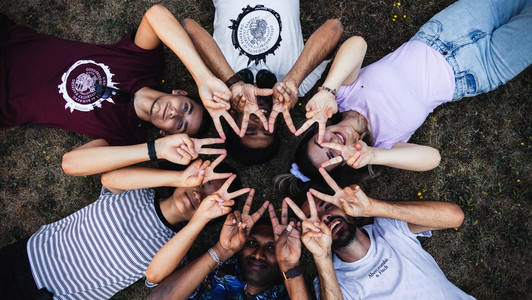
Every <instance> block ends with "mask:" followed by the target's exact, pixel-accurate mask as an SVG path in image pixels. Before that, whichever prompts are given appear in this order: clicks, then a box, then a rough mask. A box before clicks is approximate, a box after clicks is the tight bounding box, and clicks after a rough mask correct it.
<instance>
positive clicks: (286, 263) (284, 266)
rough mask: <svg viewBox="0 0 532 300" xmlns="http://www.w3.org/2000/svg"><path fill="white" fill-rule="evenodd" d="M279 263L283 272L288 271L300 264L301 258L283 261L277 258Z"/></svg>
mask: <svg viewBox="0 0 532 300" xmlns="http://www.w3.org/2000/svg"><path fill="white" fill-rule="evenodd" d="M277 261H278V263H279V269H280V270H281V272H286V271H288V270H290V269H293V268H295V267H297V266H299V260H298V261H282V260H277Z"/></svg>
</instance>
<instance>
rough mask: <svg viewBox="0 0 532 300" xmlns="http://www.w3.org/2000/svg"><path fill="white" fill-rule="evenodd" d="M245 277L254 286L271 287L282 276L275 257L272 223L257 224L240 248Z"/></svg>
mask: <svg viewBox="0 0 532 300" xmlns="http://www.w3.org/2000/svg"><path fill="white" fill-rule="evenodd" d="M240 265H241V266H242V271H243V275H244V279H245V280H246V282H247V283H248V284H250V285H252V286H254V287H262V288H269V287H270V286H272V285H274V284H275V283H276V282H277V281H278V280H279V279H280V276H281V273H280V270H279V265H278V263H277V259H276V257H275V239H274V237H273V230H272V227H271V225H266V224H256V225H255V226H253V229H252V230H251V233H250V235H249V238H248V240H247V242H246V244H245V245H244V247H243V248H242V250H240Z"/></svg>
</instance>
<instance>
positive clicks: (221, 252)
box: [212, 242, 235, 262]
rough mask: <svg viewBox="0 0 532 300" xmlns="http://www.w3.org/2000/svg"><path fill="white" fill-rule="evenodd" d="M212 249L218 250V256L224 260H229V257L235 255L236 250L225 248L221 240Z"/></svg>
mask: <svg viewBox="0 0 532 300" xmlns="http://www.w3.org/2000/svg"><path fill="white" fill-rule="evenodd" d="M212 249H213V250H214V251H216V253H217V254H218V258H219V259H220V261H222V262H224V261H226V260H228V259H229V258H231V256H233V255H235V252H233V251H232V250H231V249H225V248H224V247H222V245H221V244H220V242H218V243H216V245H214V247H212Z"/></svg>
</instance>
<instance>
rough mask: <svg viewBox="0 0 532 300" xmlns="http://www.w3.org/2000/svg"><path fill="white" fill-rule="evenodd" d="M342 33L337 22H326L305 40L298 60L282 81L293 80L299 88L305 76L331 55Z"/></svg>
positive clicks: (340, 25)
mask: <svg viewBox="0 0 532 300" xmlns="http://www.w3.org/2000/svg"><path fill="white" fill-rule="evenodd" d="M342 32H343V26H342V24H341V23H340V21H339V20H337V19H334V20H327V22H325V23H324V24H323V25H321V26H320V28H318V30H316V31H315V32H314V33H313V34H312V35H311V36H310V38H309V39H308V40H307V43H306V44H305V47H304V48H303V51H302V52H301V54H300V55H299V58H298V59H297V61H296V62H295V64H294V66H293V67H292V69H290V71H289V72H288V73H287V74H286V76H285V77H284V79H283V80H294V81H295V82H296V85H297V86H299V85H300V84H301V82H303V80H304V79H305V78H306V77H307V75H308V74H310V72H312V70H314V69H315V68H316V67H317V66H318V65H319V64H320V63H321V62H322V61H324V60H325V59H326V58H327V57H328V56H329V55H330V54H331V52H332V51H333V49H334V48H335V47H336V45H337V44H338V41H339V40H340V37H341V36H342Z"/></svg>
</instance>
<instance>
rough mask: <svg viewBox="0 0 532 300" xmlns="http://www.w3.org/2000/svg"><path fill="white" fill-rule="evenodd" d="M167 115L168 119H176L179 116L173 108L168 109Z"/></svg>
mask: <svg viewBox="0 0 532 300" xmlns="http://www.w3.org/2000/svg"><path fill="white" fill-rule="evenodd" d="M169 114H170V118H176V117H178V116H179V115H180V113H179V111H178V110H176V109H175V108H174V107H171V108H170V111H169Z"/></svg>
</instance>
